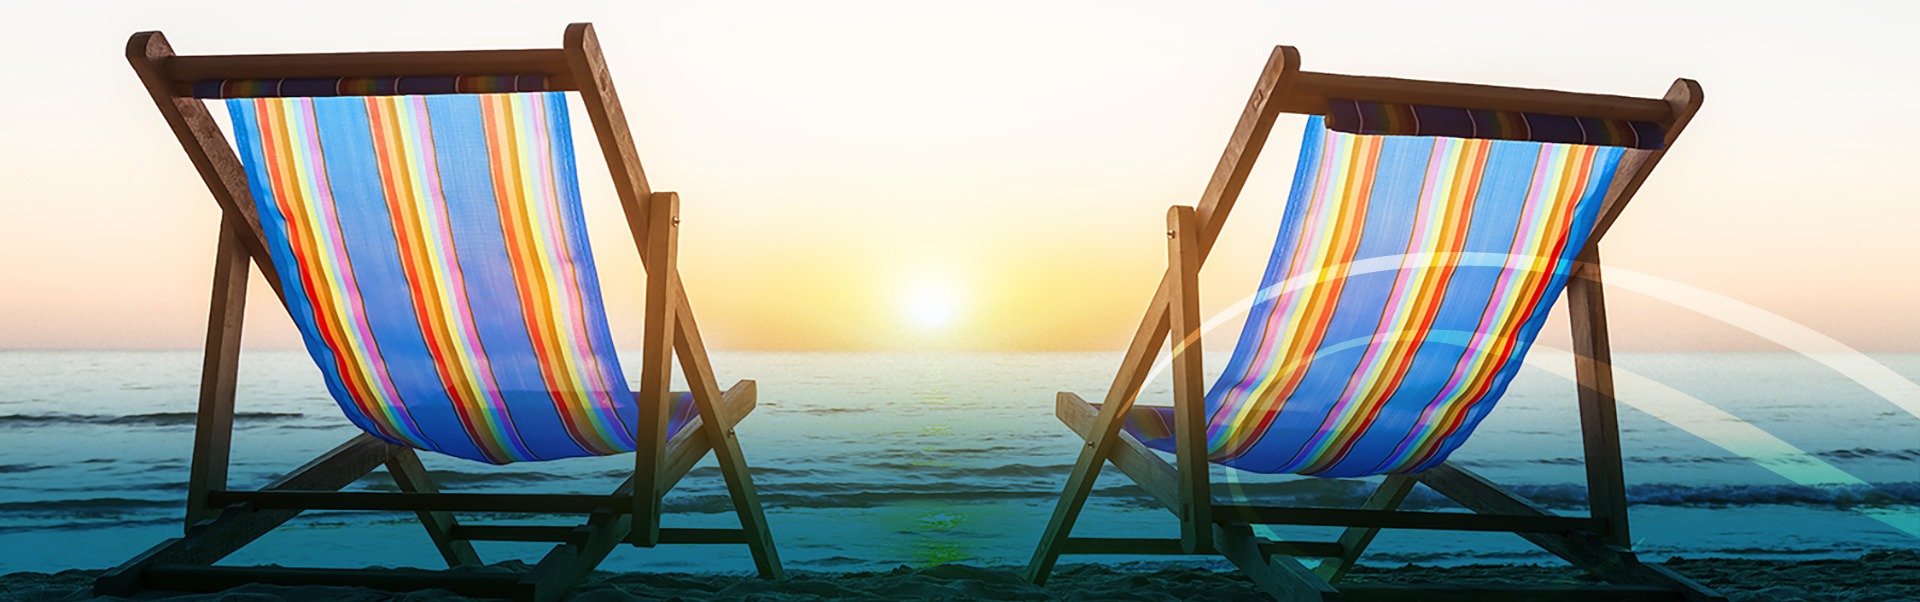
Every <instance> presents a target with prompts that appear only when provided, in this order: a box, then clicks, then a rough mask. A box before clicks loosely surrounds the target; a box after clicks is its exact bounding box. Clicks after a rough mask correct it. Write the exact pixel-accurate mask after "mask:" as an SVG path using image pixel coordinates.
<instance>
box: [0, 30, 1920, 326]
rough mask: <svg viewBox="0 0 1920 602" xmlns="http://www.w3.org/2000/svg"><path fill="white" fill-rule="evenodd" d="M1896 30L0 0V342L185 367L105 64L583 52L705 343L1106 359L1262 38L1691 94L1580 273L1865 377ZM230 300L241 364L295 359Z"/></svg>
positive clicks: (178, 292)
mask: <svg viewBox="0 0 1920 602" xmlns="http://www.w3.org/2000/svg"><path fill="white" fill-rule="evenodd" d="M187 6H192V7H193V8H190V9H189V8H186V7H187ZM1833 6H1839V5H1838V4H1835V5H1833ZM1916 6H1920V5H1913V4H1910V3H1893V2H1888V3H1864V2H1863V3H1852V4H1846V5H1845V7H1844V8H1831V7H1828V6H1826V5H1820V6H1816V5H1811V4H1805V3H1786V2H1737V3H1735V2H1726V3H1708V2H1689V3H1671V2H1610V3H1606V4H1604V5H1595V4H1589V5H1580V6H1575V5H1573V4H1570V3H1535V2H1504V3H1491V2H1489V3H1476V4H1475V5H1474V6H1473V8H1471V9H1464V8H1461V7H1459V6H1457V5H1454V4H1452V3H1432V2H1420V3H1414V2H1409V3H1400V4H1397V5H1394V6H1391V7H1386V6H1381V7H1376V8H1370V9H1368V10H1366V11H1357V10H1356V9H1353V8H1350V7H1348V6H1347V5H1346V4H1345V3H1334V2H1312V3H1307V2H1278V1H1270V2H1113V1H1103V2H1047V3H1029V2H992V1H973V2H957V3H924V2H804V3H803V2H698V3H695V2H679V3H664V2H632V3H628V2H604V3H601V2H596V3H584V2H581V3H574V2H543V3H538V5H537V6H536V5H535V4H534V3H526V4H525V5H522V4H520V3H506V2H492V3H489V2H463V3H451V2H449V3H425V2H395V1H392V0H386V1H380V2H326V3H303V4H292V3H286V4H281V3H260V2H217V3H215V2H207V3H200V2H195V3H185V2H169V3H164V4H162V3H146V2H138V3H136V2H125V3H93V2H88V3H35V4H31V5H19V6H10V7H9V8H8V9H7V11H8V15H7V18H5V19H0V52H4V53H5V54H6V55H7V56H8V57H10V59H11V60H9V61H7V64H8V65H9V67H8V73H7V77H6V81H7V82H9V83H10V84H11V85H13V86H15V87H16V91H15V92H14V93H13V94H8V95H5V96H0V116H4V117H5V119H6V120H7V122H6V124H5V125H4V126H0V132H4V134H3V135H0V140H4V142H5V143H4V144H0V291H3V292H0V348H143V349H144V348H157V349H187V348H195V347H198V346H199V345H200V343H201V340H202V337H203V333H204V329H205V316H206V306H207V287H208V279H209V275H210V274H211V267H212V261H211V256H212V249H213V241H214V230H215V226H216V225H217V223H218V217H219V216H218V213H217V210H216V208H215V206H214V203H213V202H212V200H211V198H210V197H209V196H208V194H207V192H206V189H205V188H204V186H203V185H202V184H201V183H200V181H199V179H198V176H197V175H196V174H195V172H194V171H193V169H192V168H191V166H190V165H189V164H188V161H187V159H186V157H185V155H184V154H183V153H182V152H181V151H180V149H179V146H178V144H177V143H176V142H175V140H174V138H173V136H172V134H171V133H170V132H169V131H168V130H167V128H166V126H165V124H164V123H163V122H162V120H161V118H160V116H159V114H158V112H156V111H155V110H154V108H153V106H152V102H151V101H150V100H149V98H148V97H147V95H146V93H145V92H144V91H143V90H142V88H141V87H140V85H139V82H138V81H137V79H136V78H135V77H134V74H133V72H132V71H131V70H130V69H129V68H128V67H127V64H126V61H125V60H124V58H123V57H122V50H123V47H124V45H125V42H126V39H127V36H128V35H129V34H131V33H133V32H135V31H140V30H149V29H158V30H162V31H164V32H166V34H167V36H168V37H169V38H170V39H171V41H172V42H173V45H174V47H175V48H176V49H177V50H178V51H180V52H181V53H183V54H209V53H267V52H315V51H353V50H376V49H379V50H409V49H470V48H522V47H557V46H559V44H560V40H561V32H562V30H563V28H564V27H565V25H566V24H567V23H569V22H573V21H592V22H594V24H595V27H596V29H597V30H598V32H599V35H600V39H601V41H602V44H603V45H604V47H605V49H606V52H607V55H608V57H607V58H608V61H609V63H610V67H611V69H612V71H613V74H614V77H615V80H616V82H617V83H618V86H619V89H620V92H621V94H622V98H623V100H624V101H625V104H626V109H627V115H628V118H629V120H630V121H631V126H632V128H633V130H634V132H635V135H636V138H637V142H638V146H639V151H640V155H641V158H642V160H643V162H644V163H645V164H646V168H647V171H648V174H649V176H650V179H651V181H652V183H653V186H654V188H655V189H656V190H672V191H678V192H679V193H681V195H682V204H683V216H684V219H685V222H684V229H683V231H682V232H683V234H682V238H681V244H682V253H681V259H682V274H683V278H684V279H685V280H686V283H687V287H688V290H689V293H690V295H691V296H692V299H693V302H694V308H695V311H696V313H697V315H698V316H699V318H700V320H701V322H702V324H703V327H704V329H705V331H706V333H707V337H708V339H709V344H710V345H711V346H713V347H716V348H721V349H792V350H812V349H820V350H950V349H960V350H1115V349H1119V348H1121V347H1123V346H1124V345H1125V342H1126V340H1127V338H1128V337H1129V336H1130V334H1131V332H1132V329H1133V326H1134V324H1135V323H1136V322H1137V320H1138V319H1139V316H1140V313H1141V311H1142V310H1143V309H1144V308H1145V304H1146V301H1147V299H1148V297H1149V295H1150V294H1151V292H1152V287H1153V285H1154V283H1155V282H1156V280H1157V278H1158V275H1159V273H1160V271H1161V270H1162V269H1163V267H1164V254H1165V250H1164V244H1165V237H1164V236H1163V235H1161V232H1162V231H1163V230H1164V228H1165V226H1164V214H1165V211H1166V208H1167V206H1168V205H1170V204H1173V203H1189V204H1190V203H1193V202H1195V200H1196V199H1197V197H1198V196H1199V194H1200V192H1201V190H1202V188H1203V187H1204V185H1205V184H1206V181H1207V177H1208V175H1209V174H1210V172H1211V170H1212V166H1213V164H1214V163H1215V161H1216V160H1217V158H1218V156H1219V153H1220V150H1221V149H1222V148H1223V147H1224V145H1225V143H1226V139H1227V136H1228V133H1229V132H1230V131H1231V129H1232V127H1233V124H1234V120H1235V118H1236V117H1237V115H1238V113H1239V110H1240V107H1241V105H1242V104H1243V103H1244V102H1245V100H1246V97H1247V93H1248V91H1249V90H1250V88H1251V86H1252V84H1253V80H1254V77H1255V76H1256V74H1257V73H1258V71H1259V69H1260V66H1261V64H1262V63H1263V62H1264V61H1265V59H1266V57H1267V54H1268V51H1269V50H1270V49H1271V48H1272V47H1273V46H1274V45H1276V44H1290V45H1294V46H1297V47H1299V49H1300V51H1301V54H1302V56H1303V67H1304V68H1305V69H1307V70H1313V71H1332V72H1343V73H1359V74H1374V75H1392V76H1400V77H1418V78H1435V79H1450V80H1459V81H1472V82H1486V83H1499V84H1507V85H1521V86H1534V87H1546V88H1561V89H1571V90H1582V91H1593V92H1608V93H1618V94H1631V95H1639V96H1658V95H1659V94H1661V93H1662V92H1664V91H1665V90H1666V88H1667V86H1668V84H1669V83H1670V82H1671V81H1672V80H1673V78H1675V77H1679V76H1685V77H1691V78H1694V79H1697V80H1699V81H1700V82H1702V84H1703V85H1704V87H1705V89H1706V94H1707V102H1706V106H1705V108H1704V109H1703V110H1702V112H1701V113H1700V115H1699V116H1698V117H1697V118H1696V119H1695V121H1694V122H1693V124H1692V125H1691V126H1689V128H1688V129H1687V133H1686V135H1685V137H1684V138H1683V140H1682V141H1681V143H1680V144H1679V145H1677V146H1676V147H1675V149H1674V151H1673V152H1672V153H1671V154H1670V155H1669V156H1668V158H1667V160H1666V162H1665V163H1664V164H1662V165H1661V168H1660V169H1659V170H1657V171H1656V173H1655V174H1654V176H1653V178H1652V180H1651V181H1649V183H1648V184H1647V186H1646V187H1645V189H1644V190H1643V191H1642V194H1641V195H1640V197H1639V198H1638V199H1637V200H1636V201H1635V202H1634V205H1633V207H1632V208H1631V209H1630V210H1629V211H1628V212H1627V213H1626V215H1625V216H1624V218H1623V219H1622V220H1621V222H1620V223H1619V224H1618V225H1617V226H1616V227H1615V228H1614V230H1613V232H1612V233H1611V234H1609V235H1608V239H1607V244H1606V246H1605V248H1606V250H1607V260H1608V261H1609V262H1610V263H1612V264H1615V265H1618V266H1620V267H1622V268H1626V269H1631V270H1636V271H1639V272H1645V273H1647V274H1651V275H1654V276H1658V277H1661V278H1665V279H1669V280H1673V281H1678V282H1681V283H1685V284H1687V285H1691V286H1694V287H1699V288H1702V289H1706V290H1709V291H1713V292H1716V293H1719V294H1722V295H1726V296H1728V297H1732V298H1735V299H1739V300H1741V301H1744V302H1746V303H1750V304H1753V305H1755V306H1758V307H1761V308H1764V309H1766V310H1769V311H1772V312H1776V313H1779V314H1781V315H1784V316H1786V317H1788V318H1791V319H1793V320H1796V321H1799V322H1801V323H1803V324H1806V325H1808V326H1810V327H1812V328H1814V329H1816V330H1819V331H1821V332H1824V333H1826V334H1828V335H1831V336H1833V337H1834V338H1837V339H1839V340H1841V341H1842V342H1845V343H1847V344H1850V345H1853V346H1855V347H1858V348H1861V349H1863V350H1868V351H1920V319H1916V317H1915V308H1920V264H1917V263H1916V258H1920V232H1916V230H1920V193H1916V192H1915V190H1916V189H1915V188H1914V187H1912V185H1911V184H1910V183H1909V182H1908V181H1909V180H1910V179H1911V176H1910V175H1909V174H1912V173H1914V172H1915V171H1916V170H1920V150H1916V149H1917V148H1920V147H1916V146H1915V145H1914V144H1913V143H1912V140H1915V139H1920V120H1916V119H1912V118H1910V116H1911V113H1912V111H1913V109H1914V103H1915V99H1916V98H1920V69H1916V68H1915V67H1914V66H1913V63H1914V60H1915V59H1916V58H1920V36H1916V35H1914V32H1915V31H1917V30H1920V11H1917V10H1916V8H1915V7H1916ZM295 7H298V8H295ZM216 114H219V115H221V116H222V117H223V118H224V111H222V110H216ZM575 124H576V126H578V127H579V128H580V129H579V130H578V132H577V141H578V144H579V145H580V147H581V155H582V161H581V170H580V172H581V177H582V185H583V189H584V191H585V193H586V204H587V213H588V220H589V222H591V223H592V224H593V226H592V231H591V235H592V237H593V240H594V242H595V247H596V251H597V256H598V257H599V264H600V267H601V272H602V273H601V276H602V280H603V282H605V283H606V286H607V289H608V291H607V294H608V302H607V303H608V306H609V308H610V311H611V312H612V314H613V315H612V320H613V324H614V328H615V335H616V338H618V339H619V340H620V341H622V343H623V345H624V346H627V347H632V346H633V345H634V344H635V341H636V340H637V339H638V335H639V329H640V321H639V319H638V309H639V307H640V293H641V290H642V286H643V282H644V276H643V274H642V272H641V270H640V268H639V263H638V260H637V258H636V257H635V255H634V252H633V248H632V244H631V241H630V239H629V238H627V236H626V232H625V226H624V224H623V223H622V222H621V220H620V218H619V209H618V207H617V205H616V204H615V201H614V198H613V196H612V194H611V188H610V186H609V185H608V182H607V179H606V173H605V167H604V164H602V163H601V162H600V159H599V157H598V148H597V146H595V145H594V143H593V139H592V135H591V133H590V132H589V131H588V130H587V129H586V128H587V127H589V126H588V125H587V122H586V120H585V119H577V120H576V121H575ZM1300 127H1301V120H1300V118H1298V117H1292V116H1289V117H1284V118H1283V119H1282V122H1281V123H1280V125H1278V126H1276V127H1275V135H1274V139H1273V141H1272V142H1271V143H1270V144H1269V146H1268V151H1267V154H1266V155H1265V156H1264V157H1263V160H1262V162H1261V168H1260V169H1258V170H1256V173H1255V176H1254V179H1253V181H1252V183H1251V184H1250V186H1249V187H1248V189H1247V192H1246V194H1245V195H1244V196H1243V198H1242V200H1241V203H1240V205H1239V206H1238V208H1237V209H1236V211H1235V214H1234V216H1233V218H1232V219H1231V220H1230V222H1229V225H1228V227H1227V230H1226V232H1225V235H1224V238H1223V239H1222V241H1221V243H1220V245H1221V246H1220V247H1219V248H1218V250H1217V251H1216V252H1215V253H1214V255H1213V259H1212V260H1210V265H1209V267H1208V269H1207V271H1206V273H1205V275H1204V277H1203V280H1202V286H1203V289H1204V290H1205V294H1206V305H1207V306H1208V307H1210V308H1219V307H1225V306H1226V305H1228V304H1230V303H1232V302H1233V301H1236V300H1238V299H1240V298H1241V297H1243V296H1245V295H1246V294H1248V293H1249V292H1251V290H1252V289H1253V287H1254V285H1255V284H1256V283H1257V279H1258V275H1259V271H1260V269H1261V267H1262V264H1263V263H1264V262H1265V260H1266V257H1267V253H1268V250H1269V249H1270V248H1271V246H1272V243H1273V232H1274V230H1275V228H1276V226H1277V224H1278V223H1279V220H1280V209H1281V205H1282V204H1283V202H1284V200H1285V198H1284V195H1285V192H1286V191H1285V186H1286V183H1287V182H1288V178H1289V176H1290V172H1291V170H1292V164H1293V161H1294V153H1295V149H1296V148H1297V140H1298V138H1299V131H1300ZM257 282H258V281H257V280H256V283H257ZM254 290H255V293H256V295H255V298H254V302H253V303H252V304H251V305H250V312H249V322H248V328H249V329H250V330H249V332H248V337H247V338H248V342H249V344H250V345H253V346H256V347H279V348H290V347H294V346H296V345H297V337H296V336H295V334H294V332H293V328H292V326H291V323H290V322H289V321H288V319H287V318H286V316H285V315H284V312H282V311H281V310H280V309H279V307H278V306H277V304H276V303H274V302H272V301H271V299H270V298H269V297H268V296H266V295H264V294H262V293H265V292H266V291H267V290H268V289H267V288H266V287H265V286H256V287H255V289H254ZM1612 300H1613V301H1616V303H1615V308H1614V312H1613V318H1612V322H1613V325H1614V327H1615V329H1616V339H1617V341H1618V342H1617V346H1618V347H1621V348H1626V349H1661V350H1667V349H1676V350H1709V349H1758V350H1765V349H1772V347H1769V346H1768V345H1767V344H1766V343H1764V342H1763V341H1762V340H1761V339H1759V338H1757V337H1753V336H1749V335H1746V334H1743V333H1741V332H1739V331H1738V330H1736V329H1733V328H1731V327H1728V326H1724V325H1721V324H1719V323H1717V322H1715V321H1714V320H1712V319H1711V318H1709V317H1706V316H1702V315H1700V314H1697V313H1694V312H1691V311H1688V310H1684V309H1679V308H1676V307H1673V306H1671V305H1667V304H1664V303H1661V302H1659V301H1657V300H1654V299H1652V298H1649V297H1646V296H1644V295H1637V294H1633V293H1628V292H1625V291H1617V292H1616V294H1615V295H1614V297H1613V299H1612ZM1209 313H1211V312H1209ZM1230 339H1231V337H1230V336H1221V337H1215V338H1214V340H1215V342H1216V343H1217V344H1227V343H1230V342H1231V341H1230Z"/></svg>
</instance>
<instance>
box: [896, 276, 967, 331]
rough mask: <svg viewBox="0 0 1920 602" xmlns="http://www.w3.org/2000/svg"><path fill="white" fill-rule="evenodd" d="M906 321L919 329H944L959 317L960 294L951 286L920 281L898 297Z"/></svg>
mask: <svg viewBox="0 0 1920 602" xmlns="http://www.w3.org/2000/svg"><path fill="white" fill-rule="evenodd" d="M900 299H901V304H900V311H901V313H902V314H903V315H904V317H905V318H906V320H907V322H909V323H911V324H913V326H914V327H916V328H919V329H921V330H944V329H946V328H947V327H949V326H952V325H953V323H954V322H955V321H956V320H957V319H958V318H959V317H960V295H959V293H958V292H957V291H955V290H954V288H953V287H952V286H946V285H942V284H939V283H929V282H922V283H917V284H915V285H913V286H911V287H909V288H907V289H906V290H905V291H904V293H903V294H902V295H901V297H900Z"/></svg>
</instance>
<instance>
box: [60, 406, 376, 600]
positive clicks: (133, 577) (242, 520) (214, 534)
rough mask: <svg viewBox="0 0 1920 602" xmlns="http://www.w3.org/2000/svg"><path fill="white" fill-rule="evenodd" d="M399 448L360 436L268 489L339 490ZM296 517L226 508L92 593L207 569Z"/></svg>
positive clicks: (126, 589) (117, 571)
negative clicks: (159, 569)
mask: <svg viewBox="0 0 1920 602" xmlns="http://www.w3.org/2000/svg"><path fill="white" fill-rule="evenodd" d="M401 449H404V448H402V447H400V446H397V445H393V444H391V443H387V442H385V441H381V440H379V439H375V438H373V437H372V436H370V435H365V434H362V435H359V436H356V437H354V438H353V439H351V440H349V441H347V442H346V443H343V444H341V445H340V446H339V447H335V448H333V450H332V451H329V452H327V453H325V454H322V455H321V456H320V457H319V458H315V459H314V460H313V461H312V462H308V463H307V465H306V466H302V467H300V468H299V469H298V470H295V471H294V472H293V473H292V474H289V475H287V476H286V477H283V478H281V479H280V480H279V481H276V482H274V483H273V484H272V485H269V486H268V487H267V489H268V490H289V491H334V490H338V489H340V488H341V487H345V486H347V485H349V484H351V483H353V482H354V481H356V480H358V479H359V478H360V477H363V476H366V475H367V473H370V472H373V469H375V468H378V467H379V466H380V464H381V463H383V462H386V461H387V459H388V458H391V457H393V455H394V454H395V453H397V452H398V451H399V450H401ZM298 514H300V511H299V510H297V509H268V510H256V509H253V508H251V507H250V506H249V505H246V504H240V505H236V506H232V507H229V508H227V509H225V511H223V512H221V513H220V515H219V516H218V517H216V518H214V519H212V520H209V521H207V522H205V523H202V524H201V525H200V526H199V527H198V528H196V529H194V532H193V534H192V535H188V536H186V537H182V538H178V539H171V540H168V541H165V542H162V543H161V544H160V545H158V546H154V547H153V548H152V549H150V550H147V551H146V552H145V553H142V554H141V555H139V556H136V557H134V558H133V559H132V560H128V561H127V562H126V563H125V564H122V565H120V566H118V567H115V568H114V569H113V570H109V571H107V572H106V573H104V574H102V575H101V576H100V578H99V579H98V580H96V581H94V585H93V591H94V593H95V594H96V595H129V594H132V593H134V592H138V591H140V589H141V581H142V574H143V573H145V572H146V570H147V568H148V567H151V566H154V565H161V564H184V565H200V566H205V565H211V564H213V563H215V562H218V561H219V560H220V559H222V558H226V557H227V555H229V554H232V553H233V552H234V551H236V550H239V549H240V548H241V547H242V546H245V545H247V544H249V543H252V542H253V541H254V540H256V539H259V538H260V537H261V536H263V535H266V534H267V533H268V532H270V531H272V530H273V529H274V528H276V527H279V526H280V525H282V524H285V523H286V522H287V521H288V520H291V519H292V518H293V517H294V516H296V515H298Z"/></svg>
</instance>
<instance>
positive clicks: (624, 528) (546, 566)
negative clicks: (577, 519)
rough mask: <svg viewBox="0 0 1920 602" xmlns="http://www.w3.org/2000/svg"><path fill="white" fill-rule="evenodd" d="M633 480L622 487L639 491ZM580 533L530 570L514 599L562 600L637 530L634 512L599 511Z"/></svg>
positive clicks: (537, 601)
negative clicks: (633, 486) (634, 526)
mask: <svg viewBox="0 0 1920 602" xmlns="http://www.w3.org/2000/svg"><path fill="white" fill-rule="evenodd" d="M632 483H633V482H632V481H628V482H627V486H623V487H621V489H622V490H624V491H625V492H627V493H636V491H635V490H634V489H632V488H631V485H632ZM576 531H577V532H579V533H581V534H582V535H583V536H584V537H583V538H581V539H580V540H578V542H577V543H574V542H569V543H562V544H560V545H557V546H554V547H553V549H552V550H550V551H548V552H547V555H546V556H545V557H542V558H541V559H540V562H539V563H537V564H535V565H533V569H532V570H529V571H527V574H526V576H525V577H522V578H521V579H520V582H519V583H517V584H515V586H514V592H513V598H514V599H515V600H520V601H522V602H550V601H552V600H558V599H560V597H561V596H564V595H566V594H567V592H570V591H573V588H574V587H575V586H578V585H579V584H580V582H581V581H583V580H585V579H586V578H587V575H588V574H590V573H592V572H593V569H594V567H597V566H600V561H602V560H606V558H607V555H608V554H611V553H613V549H614V548H616V547H619V546H620V544H621V543H622V542H624V541H626V539H627V535H628V534H629V533H631V532H632V531H633V515H631V514H616V513H614V512H613V509H612V508H607V509H606V510H605V511H602V512H595V513H593V515H591V517H589V518H588V519H587V523H586V524H584V525H581V526H580V527H579V528H578V529H576Z"/></svg>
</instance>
